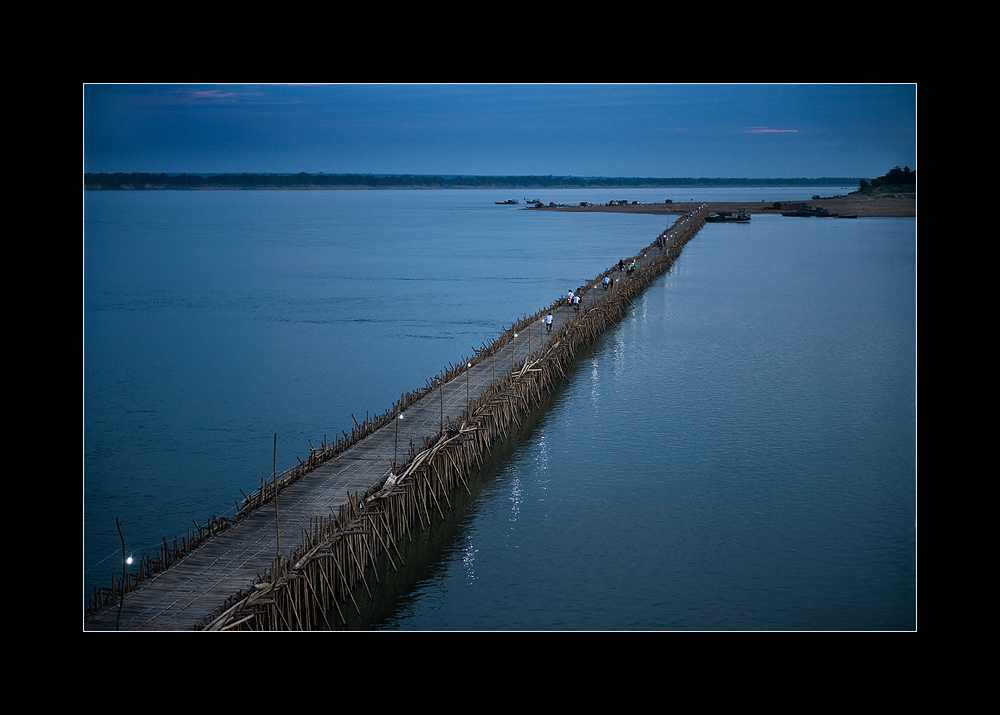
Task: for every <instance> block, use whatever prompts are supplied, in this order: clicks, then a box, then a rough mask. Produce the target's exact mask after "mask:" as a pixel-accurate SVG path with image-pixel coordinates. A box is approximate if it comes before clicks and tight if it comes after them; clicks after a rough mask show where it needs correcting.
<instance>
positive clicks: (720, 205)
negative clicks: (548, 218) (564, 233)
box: [525, 193, 917, 218]
mask: <svg viewBox="0 0 1000 715" xmlns="http://www.w3.org/2000/svg"><path fill="white" fill-rule="evenodd" d="M702 205H707V206H708V210H709V213H718V212H723V211H739V210H744V211H746V212H747V213H750V214H753V215H773V216H780V215H781V213H782V211H791V210H795V209H797V208H801V207H805V206H817V205H819V206H822V207H823V208H825V209H826V210H827V211H829V212H830V213H831V214H833V215H835V216H836V217H845V218H847V217H854V216H857V217H858V218H871V217H882V218H915V217H916V215H917V197H916V194H912V195H910V194H905V195H889V196H878V195H867V194H861V193H854V194H848V195H847V196H836V197H832V198H819V199H812V200H809V201H780V202H774V201H760V202H751V201H716V202H713V201H707V202H706V201H685V202H676V203H669V204H667V203H663V204H622V205H615V206H612V205H607V204H601V205H596V204H595V205H590V206H538V207H535V208H531V207H528V208H526V209H525V210H530V211H572V212H594V213H639V214H683V213H689V212H691V211H694V210H695V209H696V208H697V207H698V206H702Z"/></svg>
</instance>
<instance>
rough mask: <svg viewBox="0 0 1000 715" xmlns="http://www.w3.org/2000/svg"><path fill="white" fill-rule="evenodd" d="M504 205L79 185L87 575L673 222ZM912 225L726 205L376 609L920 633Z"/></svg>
mask: <svg viewBox="0 0 1000 715" xmlns="http://www.w3.org/2000/svg"><path fill="white" fill-rule="evenodd" d="M756 191H757V192H759V190H756ZM798 191H800V192H801V191H802V190H801V189H799V190H798ZM549 193H556V192H549ZM565 193H566V194H567V196H566V197H562V196H558V197H551V198H550V196H549V195H548V193H547V194H546V195H545V196H540V198H542V199H543V200H545V201H549V200H554V201H557V202H562V201H565V202H567V203H569V202H571V201H572V202H577V201H579V200H590V201H607V200H608V199H610V198H624V196H621V195H620V194H621V193H622V192H606V193H607V195H606V196H605V195H598V194H599V192H588V195H587V196H584V197H581V196H580V194H579V193H575V192H565ZM628 193H629V196H628V197H627V198H630V199H631V198H635V199H637V200H641V201H655V200H662V198H663V197H662V196H661V195H660V194H662V193H663V192H659V191H657V192H655V195H648V196H646V195H642V192H628ZM703 193H705V192H703ZM806 193H807V195H806V196H799V195H792V196H788V195H783V194H782V195H775V194H774V193H772V192H771V191H770V190H768V195H767V198H768V199H769V200H781V199H794V198H808V195H811V193H809V192H808V190H807V192H806ZM757 195H759V193H752V192H751V193H749V194H748V196H749V197H754V196H757ZM506 198H510V196H508V195H506V194H503V195H498V194H496V193H493V192H419V191H416V192H377V191H361V192H191V193H184V192H149V193H138V192H137V193H125V192H120V193H118V192H116V193H108V194H98V193H94V192H88V194H87V195H86V201H85V209H86V225H85V229H86V231H85V252H84V259H85V261H84V268H85V325H84V327H85V341H84V348H85V365H84V367H85V384H84V388H85V404H84V408H85V464H84V467H85V468H84V512H85V524H84V525H85V530H84V589H85V591H88V590H89V589H90V588H91V586H92V584H93V583H96V582H99V583H105V582H106V581H107V580H109V578H110V573H111V572H112V571H113V570H114V562H115V559H116V558H117V553H118V549H119V548H120V543H119V541H118V535H117V531H116V529H115V525H114V520H115V517H118V518H119V519H121V521H122V524H123V530H124V532H125V534H126V539H127V547H128V548H129V550H132V551H135V552H136V553H150V552H152V551H153V550H155V549H156V547H157V544H158V543H159V541H160V538H161V537H162V536H168V537H171V536H173V535H175V534H184V533H185V532H186V530H187V528H188V526H189V525H190V524H191V520H192V519H198V520H199V522H200V521H201V520H202V519H204V518H206V517H208V516H211V515H223V514H230V513H232V512H233V511H234V510H235V501H236V500H238V499H240V498H241V494H240V491H239V490H240V489H242V490H244V491H246V492H249V491H251V490H253V489H255V488H257V487H258V486H259V483H260V479H261V478H263V477H267V476H269V475H270V473H271V459H272V453H271V452H272V447H273V436H274V433H275V432H277V433H278V444H279V448H278V468H279V469H283V468H285V467H287V466H290V465H291V464H293V463H294V462H295V457H296V456H304V455H306V454H308V450H309V444H308V441H307V440H310V439H311V440H312V441H313V443H317V442H318V441H321V440H322V438H323V435H324V434H328V435H330V436H331V437H332V435H334V434H338V433H339V430H341V429H347V430H348V431H349V426H350V425H352V424H353V421H352V419H351V413H352V412H353V413H354V414H356V415H359V416H360V415H362V414H364V413H365V411H366V410H370V411H372V412H381V411H383V410H384V409H386V408H387V407H389V406H390V405H391V402H392V400H394V399H397V398H398V397H399V394H400V393H402V392H404V391H407V390H411V389H414V388H416V387H420V386H422V385H423V384H424V382H425V380H426V379H427V378H429V377H431V376H433V375H435V374H437V372H438V371H439V370H440V369H441V368H442V367H444V366H446V365H448V364H450V363H456V362H458V360H460V359H461V358H462V356H464V355H469V354H471V353H472V349H473V347H479V346H480V345H482V344H483V343H484V342H486V341H488V340H490V339H492V338H493V337H495V336H496V335H497V334H499V332H500V331H501V330H502V329H503V328H505V327H506V326H508V325H509V324H510V323H512V322H513V321H514V320H515V319H517V318H518V317H520V316H521V315H522V314H524V313H529V312H534V311H535V310H536V309H537V308H539V307H541V306H543V305H546V304H548V303H549V302H551V301H552V300H553V299H555V298H557V297H558V296H560V295H561V294H563V293H564V292H565V291H566V289H567V288H570V287H573V288H575V287H576V286H578V285H580V284H581V283H583V282H584V281H585V280H587V279H588V278H590V277H592V276H593V275H595V274H596V273H598V272H599V271H601V270H603V269H604V268H605V267H606V266H607V265H609V264H611V263H613V262H615V261H616V260H617V258H619V257H624V256H627V255H631V254H632V253H634V251H635V250H636V249H637V248H638V247H640V246H643V245H646V244H648V243H649V242H650V240H651V239H652V238H653V237H655V235H656V234H657V233H658V232H659V230H661V229H662V228H663V227H664V226H665V225H666V221H665V219H664V218H663V217H653V216H628V215H613V214H606V215H582V214H549V213H531V212H527V211H518V210H517V208H515V207H502V206H495V205H494V204H493V201H497V200H503V199H506ZM687 198H692V197H687V196H683V197H682V196H678V197H677V199H678V200H682V199H687ZM693 198H697V199H699V200H722V199H723V198H724V199H728V198H730V197H729V196H724V197H720V196H719V195H718V194H717V193H713V194H711V195H706V196H695V197H693ZM734 198H738V199H741V200H742V199H744V198H747V197H744V196H742V195H740V196H736V197H734ZM915 241H916V239H915V222H914V221H913V220H904V219H877V220H876V219H858V220H856V221H822V220H815V221H813V220H807V219H803V220H792V219H784V220H782V219H781V218H780V217H776V218H770V217H769V218H759V219H758V218H755V219H754V222H753V223H752V224H750V225H748V226H718V225H714V226H708V227H706V228H705V229H704V230H703V231H702V232H701V233H700V234H699V235H698V237H697V238H696V239H695V241H693V242H692V243H691V244H689V245H688V247H687V248H686V249H685V251H684V254H683V256H682V258H681V261H680V262H679V263H678V264H677V266H675V268H674V269H673V270H672V271H671V273H669V274H668V275H666V276H664V277H663V278H661V279H660V280H659V281H658V282H657V283H656V284H655V285H654V286H653V287H652V288H651V289H650V290H649V291H648V292H647V293H645V294H644V296H643V297H642V299H641V300H640V301H637V303H636V310H635V311H634V312H633V313H631V314H630V315H629V317H628V318H627V319H626V320H625V321H624V322H623V323H622V324H621V325H620V326H619V327H618V328H617V329H616V330H614V331H611V332H609V333H607V334H606V335H605V336H604V337H603V338H602V339H601V340H600V341H599V342H598V344H596V345H595V346H593V348H592V350H590V351H589V353H588V355H587V356H586V357H585V358H584V359H583V360H581V361H580V362H579V363H578V365H577V366H576V369H575V372H574V374H573V376H572V379H571V381H570V382H569V383H568V385H567V386H566V387H565V389H563V390H562V391H560V392H559V393H558V394H557V395H555V396H554V397H553V401H552V404H551V405H550V406H549V408H548V409H546V410H545V411H544V412H543V413H542V414H541V415H540V416H539V417H538V419H537V420H536V421H535V422H534V423H533V425H532V426H531V427H530V428H529V429H527V430H526V431H525V433H524V436H523V438H522V439H521V440H520V441H517V442H516V443H515V444H512V445H511V446H510V447H509V453H508V456H507V457H506V458H505V459H500V460H497V461H496V463H495V464H493V465H492V466H491V468H490V469H489V470H487V472H486V473H484V474H482V475H480V477H479V478H478V479H477V485H478V486H477V487H475V490H476V494H475V498H473V499H470V500H468V503H467V504H466V506H465V507H463V509H462V510H461V513H460V514H459V515H457V516H456V519H455V520H454V524H452V525H451V526H450V527H449V532H448V534H447V535H446V538H444V540H443V541H442V543H441V545H440V547H439V548H437V549H436V550H434V549H432V550H431V552H432V554H431V557H432V558H431V561H430V562H428V564H427V565H426V566H425V567H424V568H423V569H416V570H417V571H418V576H417V584H416V586H415V587H414V588H412V590H410V591H408V592H407V593H405V594H404V595H403V596H402V597H401V598H400V599H399V602H398V603H397V604H393V605H390V606H388V607H386V609H384V612H381V613H379V614H377V615H376V616H375V617H373V618H372V620H371V622H370V623H369V626H368V627H373V628H389V629H393V628H395V629H459V630H486V629H503V630H508V629H511V630H512V629H539V630H548V629H654V630H655V629H713V628H727V629H739V628H766V629H770V628H775V629H789V628H810V629H812V628H819V629H827V628H829V629H840V628H849V629H850V628H855V629H870V628H912V627H914V624H915V605H914V602H915V527H914V524H915V436H914V433H915V404H914V403H915V391H914V382H915V318H914V315H915V310H914V306H915V288H914V285H915V253H916V247H915Z"/></svg>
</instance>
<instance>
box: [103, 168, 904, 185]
mask: <svg viewBox="0 0 1000 715" xmlns="http://www.w3.org/2000/svg"><path fill="white" fill-rule="evenodd" d="M896 168H897V169H898V168H899V167H896ZM856 183H858V179H857V178H851V177H822V178H813V179H804V178H786V179H737V178H698V179H696V178H669V179H668V178H653V177H578V176H552V175H549V176H432V175H420V174H417V175H414V174H393V175H383V174H324V173H318V174H310V173H307V172H304V171H301V172H299V173H297V174H246V173H243V174H166V173H159V174H153V173H143V172H132V173H122V172H116V173H97V174H93V173H86V174H84V188H85V189H107V190H114V189H118V190H121V189H296V188H331V189H334V188H359V189H360V188H376V189H378V188H381V189H409V188H412V189H593V188H609V189H614V188H633V189H638V188H671V187H673V188H687V187H706V188H708V187H732V186H849V185H851V184H856ZM861 183H862V186H863V185H864V184H865V183H866V182H865V180H864V179H861Z"/></svg>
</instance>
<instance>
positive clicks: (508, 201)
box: [493, 199, 517, 206]
mask: <svg viewBox="0 0 1000 715" xmlns="http://www.w3.org/2000/svg"><path fill="white" fill-rule="evenodd" d="M493 203H495V204H497V205H499V206H508V205H510V204H516V203H517V201H515V200H514V199H507V200H506V201H494V202H493Z"/></svg>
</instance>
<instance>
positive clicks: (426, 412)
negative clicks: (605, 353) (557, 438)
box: [84, 224, 677, 631]
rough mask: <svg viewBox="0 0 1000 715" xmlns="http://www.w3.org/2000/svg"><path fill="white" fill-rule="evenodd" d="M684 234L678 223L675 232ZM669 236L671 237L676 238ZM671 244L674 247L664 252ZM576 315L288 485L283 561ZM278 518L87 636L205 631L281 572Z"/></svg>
mask: <svg viewBox="0 0 1000 715" xmlns="http://www.w3.org/2000/svg"><path fill="white" fill-rule="evenodd" d="M676 227H677V226H676V224H675V225H674V226H671V228H676ZM668 230H669V229H668ZM667 233H668V232H667V231H665V232H664V234H661V236H663V237H664V238H668V236H666V235H665V234H667ZM669 245H670V244H669V243H666V244H665V246H664V249H665V248H667V247H669ZM646 250H647V256H646V257H642V256H637V258H636V263H637V266H642V265H644V264H645V263H647V262H649V261H651V260H652V259H653V257H654V251H655V255H659V249H657V248H654V247H652V246H651V247H650V248H649V249H646ZM602 275H603V274H602ZM612 275H613V276H614V278H616V279H618V280H624V279H625V277H626V274H625V272H620V271H618V270H617V269H616V270H615V271H614V272H613V274H612ZM612 290H613V289H612ZM605 295H607V293H606V291H605V290H604V289H603V288H602V287H600V285H595V286H594V287H591V288H590V289H589V290H586V291H584V292H582V294H581V296H580V297H581V301H580V310H581V311H585V310H587V309H588V308H589V307H590V306H592V305H593V304H595V303H596V302H597V301H599V300H600V299H601V298H602V297H604V296H605ZM574 315H575V311H574V309H573V308H571V307H569V306H568V305H567V304H565V303H563V304H562V305H560V306H558V307H556V308H554V309H553V310H552V318H553V323H552V328H551V332H549V331H548V329H547V327H546V325H545V320H544V318H541V319H539V320H536V321H535V322H533V323H531V324H530V326H529V327H528V328H527V330H524V331H522V332H520V333H518V335H517V337H516V339H515V340H513V341H512V342H511V343H509V344H507V345H505V346H504V347H503V348H502V349H501V350H499V351H498V352H497V353H496V354H495V355H494V356H493V357H492V358H491V359H485V360H483V361H481V362H479V363H478V364H476V365H474V366H473V367H472V368H471V369H468V370H465V371H464V372H463V373H462V374H461V375H459V376H458V377H455V378H453V379H452V380H451V381H449V382H447V383H445V384H444V385H443V386H441V387H440V388H436V389H434V390H433V391H431V392H429V393H428V394H426V395H425V396H424V397H422V398H421V399H420V400H419V401H417V402H416V403H414V404H413V405H411V406H410V407H409V408H407V409H406V410H405V412H404V413H403V416H402V418H401V419H398V420H395V421H393V422H390V423H389V424H388V425H386V426H384V427H382V428H381V429H379V430H377V431H376V432H374V433H373V434H370V435H369V436H368V437H366V438H364V439H363V440H362V441H360V442H359V443H358V444H356V445H354V446H353V447H352V448H351V449H349V450H348V451H346V452H344V453H343V454H341V455H339V456H337V457H335V458H333V459H331V460H329V461H328V462H326V463H324V464H322V465H320V466H318V467H317V468H315V469H314V470H312V471H311V472H308V473H307V474H306V475H305V476H303V477H302V478H301V479H299V480H298V481H296V482H294V483H292V484H290V485H289V486H287V487H284V488H283V489H282V490H281V492H280V495H279V497H278V509H277V523H278V528H280V543H281V549H282V552H283V555H286V556H287V554H288V553H289V551H290V550H291V549H292V548H294V547H296V546H298V545H299V544H300V543H301V541H302V533H303V532H304V531H307V530H309V529H310V525H311V524H310V520H312V519H315V518H316V517H318V516H324V517H326V516H329V514H330V513H331V512H332V511H336V510H337V509H338V508H339V507H340V505H341V504H344V503H345V502H347V501H348V492H350V493H351V494H352V495H356V494H358V493H360V492H364V491H365V490H366V489H368V488H369V487H371V486H373V485H374V484H376V483H377V482H378V481H379V480H380V479H382V478H383V477H384V476H385V475H386V473H387V472H388V471H389V469H390V467H391V464H392V462H393V459H394V457H395V455H396V453H397V451H398V455H399V461H400V462H402V461H403V460H404V458H405V455H406V454H407V452H408V451H409V448H410V442H411V440H412V442H413V444H414V445H416V446H417V449H418V450H419V449H420V447H421V445H422V444H423V441H424V438H425V437H432V436H434V435H436V434H438V433H439V431H440V429H441V422H442V419H443V420H444V422H445V424H446V425H447V424H448V423H449V421H450V422H452V423H454V422H457V421H458V420H459V419H460V418H461V416H462V414H463V413H464V412H465V410H466V406H467V404H468V402H469V401H470V400H471V401H474V400H475V399H476V398H478V397H479V395H480V394H481V393H483V392H484V391H486V390H487V389H488V388H489V387H490V386H491V385H492V384H493V382H494V379H495V378H503V377H506V376H507V375H508V374H509V373H510V371H511V370H512V369H513V366H514V365H515V364H516V363H518V362H520V361H523V360H524V359H525V357H526V356H527V355H528V352H529V346H530V350H531V351H532V352H535V351H538V350H539V349H541V348H542V347H543V346H547V345H548V344H549V343H550V342H551V340H552V338H553V337H554V336H555V335H557V334H558V332H559V330H560V329H561V328H562V326H563V325H564V324H565V323H566V322H567V321H569V320H571V319H572V318H573V317H574ZM397 423H398V433H397ZM275 518H276V517H275V509H274V505H273V504H267V505H265V506H263V507H261V508H258V509H256V510H255V511H253V512H252V513H251V514H250V515H249V516H248V517H247V518H245V519H243V520H241V521H239V522H238V523H237V524H236V525H235V526H233V527H232V528H230V529H229V530H227V531H224V532H223V533H221V534H218V535H216V536H214V537H212V538H210V539H208V540H207V541H206V542H205V543H204V544H203V545H202V546H200V547H199V548H197V549H196V550H194V551H193V552H192V553H190V554H189V555H187V556H185V557H184V558H183V559H181V560H180V561H179V562H177V563H176V564H174V565H173V566H171V567H170V568H169V569H167V570H166V571H163V572H161V573H159V574H156V575H154V576H152V577H150V578H148V579H145V580H144V581H142V582H140V583H139V584H138V585H137V586H136V587H135V588H134V589H133V590H132V591H130V592H129V593H127V594H126V596H125V599H124V604H123V606H122V608H121V611H120V614H119V608H118V606H117V605H115V606H109V607H107V608H105V609H103V610H101V611H100V612H98V613H97V614H95V615H94V616H92V617H90V618H86V619H85V622H84V629H85V630H88V631H105V630H127V631H171V630H190V629H192V628H195V627H196V626H197V624H199V623H202V622H203V621H204V620H205V619H206V618H209V617H211V616H212V615H213V613H214V612H216V610H217V609H218V608H219V606H220V604H222V603H223V602H224V601H225V599H227V598H228V597H230V596H231V595H233V594H234V593H236V592H238V591H240V590H241V589H247V588H248V587H249V586H250V585H251V584H252V582H253V581H254V579H255V578H256V577H257V576H258V575H260V574H263V573H264V572H265V570H267V569H269V568H270V567H271V565H272V563H273V562H274V560H275V558H276V556H277V548H278V533H277V532H278V528H276V526H275Z"/></svg>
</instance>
